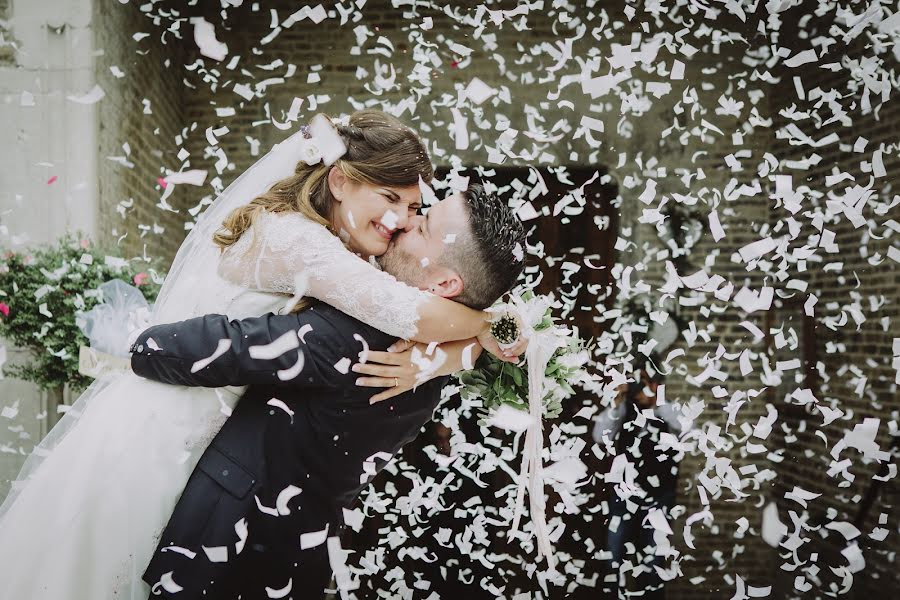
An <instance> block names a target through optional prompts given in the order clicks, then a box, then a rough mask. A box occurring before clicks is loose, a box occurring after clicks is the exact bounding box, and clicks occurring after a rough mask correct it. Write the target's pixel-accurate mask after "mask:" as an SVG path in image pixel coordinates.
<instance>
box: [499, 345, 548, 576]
mask: <svg viewBox="0 0 900 600" xmlns="http://www.w3.org/2000/svg"><path fill="white" fill-rule="evenodd" d="M559 344H560V339H559V337H557V336H555V335H553V333H552V330H548V331H535V332H533V333H532V334H531V336H530V337H529V340H528V349H527V350H526V351H525V360H526V363H527V366H528V409H529V414H530V416H531V424H530V425H529V427H528V431H527V432H526V433H525V445H524V447H523V456H522V467H521V470H520V471H519V488H518V491H517V493H516V506H515V512H514V517H513V524H512V529H511V530H510V532H509V537H510V538H512V537H513V535H515V533H516V532H517V531H518V528H519V518H520V517H521V516H522V511H523V508H524V500H525V488H526V480H527V488H528V498H529V512H530V513H531V520H532V522H533V523H534V533H535V536H536V538H537V552H538V559H540V558H543V557H546V559H547V565H548V566H549V567H550V570H551V571H555V570H556V558H555V557H554V555H553V546H552V545H551V543H550V532H549V529H548V527H547V516H546V497H545V496H544V476H543V468H544V464H543V459H542V457H541V454H542V452H543V449H544V433H543V412H544V411H543V398H544V373H545V372H546V370H547V363H548V362H549V361H550V357H551V356H553V353H554V352H555V351H556V349H557V348H558V347H559ZM526 474H527V478H526Z"/></svg>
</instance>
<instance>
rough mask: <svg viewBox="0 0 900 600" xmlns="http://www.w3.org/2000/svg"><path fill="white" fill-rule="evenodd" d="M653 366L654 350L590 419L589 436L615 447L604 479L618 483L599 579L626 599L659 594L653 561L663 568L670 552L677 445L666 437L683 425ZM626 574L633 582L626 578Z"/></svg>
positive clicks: (607, 589) (610, 591)
mask: <svg viewBox="0 0 900 600" xmlns="http://www.w3.org/2000/svg"><path fill="white" fill-rule="evenodd" d="M657 364H659V357H658V356H656V355H651V357H650V359H649V360H647V361H646V362H645V363H644V364H643V365H642V366H641V367H640V368H639V370H638V373H637V374H636V376H635V381H633V382H631V383H629V384H627V387H626V386H623V388H622V389H621V390H620V393H619V396H618V397H617V398H616V400H615V406H613V407H611V408H607V409H606V410H605V411H603V412H602V413H601V414H600V415H599V416H598V417H596V419H595V425H594V431H593V437H594V440H595V441H596V442H597V443H599V444H601V445H602V446H604V447H606V448H608V449H614V451H615V457H616V458H615V459H614V461H613V465H612V468H611V473H612V474H613V477H607V481H617V482H619V483H618V485H616V486H615V490H614V492H613V494H612V498H611V500H610V502H609V519H610V521H609V529H608V534H607V547H606V550H607V551H608V552H610V553H611V554H612V559H611V561H610V564H609V567H610V568H609V571H608V572H607V576H606V577H605V579H604V581H603V582H602V589H603V590H604V591H605V592H606V593H607V594H608V596H605V597H609V598H613V597H622V598H624V597H626V595H625V591H626V589H628V588H634V591H638V590H640V591H642V592H643V594H641V595H640V596H637V597H640V598H651V599H653V600H657V599H661V598H664V589H663V587H664V581H663V579H662V578H661V577H660V574H659V572H658V570H657V568H656V567H659V568H662V567H663V559H664V558H665V555H666V554H667V551H668V540H667V539H666V537H665V536H666V535H668V534H670V533H671V530H670V529H669V526H668V524H667V516H668V514H669V511H670V510H671V508H672V507H673V506H674V504H675V485H676V482H677V476H678V464H677V461H676V451H675V450H673V449H672V448H671V447H670V444H669V443H667V442H671V441H673V438H672V437H669V436H674V437H676V438H677V437H679V436H680V435H681V433H682V432H683V431H684V429H685V427H684V423H683V421H684V419H681V420H680V419H679V415H680V413H679V412H678V410H677V408H676V406H674V405H672V404H667V403H663V401H662V396H663V394H662V393H659V395H658V391H659V387H660V385H661V384H662V383H663V382H664V376H663V374H662V373H660V372H659V370H658V369H656V367H655V366H654V365H657ZM663 389H664V386H663ZM660 441H662V442H663V443H662V444H660ZM661 542H662V543H661ZM629 573H631V574H632V575H633V579H634V584H633V585H631V584H628V583H627V581H628V579H629V578H628V574H629ZM631 595H633V594H628V596H629V597H630V596H631Z"/></svg>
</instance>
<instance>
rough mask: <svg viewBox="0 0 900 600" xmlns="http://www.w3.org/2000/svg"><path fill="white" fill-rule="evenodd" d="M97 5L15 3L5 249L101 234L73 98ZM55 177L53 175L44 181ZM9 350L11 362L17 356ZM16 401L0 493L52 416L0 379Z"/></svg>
mask: <svg viewBox="0 0 900 600" xmlns="http://www.w3.org/2000/svg"><path fill="white" fill-rule="evenodd" d="M92 1H93V0H12V2H11V6H10V12H9V14H8V15H7V19H8V21H9V24H8V27H9V31H10V33H11V37H12V39H14V40H15V41H16V42H17V45H18V47H19V51H18V52H17V53H16V64H14V65H12V66H4V65H0V155H2V157H3V158H2V161H0V163H2V168H0V225H2V226H3V229H2V231H0V246H3V247H4V248H11V249H21V248H23V247H27V246H29V245H32V244H36V243H42V242H47V241H51V240H54V239H56V238H57V237H59V236H61V235H63V234H64V233H65V232H66V231H75V230H79V231H82V232H84V233H86V234H88V235H95V234H96V232H97V222H98V214H97V212H98V211H97V160H98V157H97V109H96V106H94V105H81V104H77V103H75V102H72V101H70V100H68V99H67V96H82V95H84V94H86V93H87V92H89V91H90V90H91V89H92V88H93V87H94V82H95V75H94V66H93V65H94V59H95V56H94V48H93V34H92V31H91V14H92V10H91V3H92ZM23 92H27V94H26V95H25V97H24V98H23ZM29 95H30V96H31V97H32V98H33V100H31V101H29V99H28V96H29ZM32 102H33V105H31V106H29V105H28V104H31V103H32ZM53 176H56V177H57V180H56V181H55V182H54V183H52V184H49V185H48V183H47V181H48V180H49V179H50V178H51V177H53ZM9 352H10V360H12V361H14V360H15V359H16V358H17V356H18V355H20V353H18V352H16V351H15V350H14V349H10V350H9ZM17 402H18V414H17V415H16V416H15V417H12V418H8V417H0V498H2V497H3V496H5V495H6V492H7V490H8V481H9V480H10V479H11V478H14V477H15V476H16V474H17V473H18V471H19V468H20V467H21V464H22V462H23V461H24V458H25V454H26V453H27V452H28V451H30V449H31V447H32V446H33V445H34V443H35V442H36V441H37V440H38V439H40V436H41V435H43V434H44V433H46V431H45V429H46V427H45V426H44V425H43V424H44V423H46V419H45V418H44V419H40V418H39V414H40V413H41V410H42V408H41V406H42V395H41V394H40V393H39V392H38V391H37V390H36V389H35V387H34V386H32V385H30V384H27V383H24V382H21V381H13V380H10V379H4V380H2V381H0V409H2V408H3V407H11V406H13V405H15V404H16V403H17ZM7 412H11V411H7Z"/></svg>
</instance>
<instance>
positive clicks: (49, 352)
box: [0, 235, 163, 391]
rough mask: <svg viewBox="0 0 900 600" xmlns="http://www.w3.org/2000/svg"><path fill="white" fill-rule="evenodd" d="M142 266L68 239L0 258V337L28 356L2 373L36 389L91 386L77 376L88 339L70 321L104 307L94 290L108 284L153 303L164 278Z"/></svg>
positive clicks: (87, 244) (141, 263)
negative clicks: (117, 282) (122, 284)
mask: <svg viewBox="0 0 900 600" xmlns="http://www.w3.org/2000/svg"><path fill="white" fill-rule="evenodd" d="M141 265H144V267H147V265H146V263H143V262H138V261H136V260H134V261H128V260H124V259H122V258H119V257H116V256H113V255H111V254H108V253H107V252H105V251H104V249H103V248H100V247H97V246H95V245H94V244H92V243H91V242H90V241H89V240H87V239H81V238H79V237H75V236H72V235H69V236H66V237H63V238H62V239H60V240H59V241H57V242H56V243H55V244H49V245H45V246H40V247H37V248H34V249H32V250H31V251H28V252H24V253H22V252H4V253H3V255H2V260H0V336H2V337H4V338H5V339H7V340H9V341H11V342H13V343H14V344H15V345H16V346H18V347H19V348H24V349H27V350H29V351H30V354H31V356H30V360H28V361H27V362H26V363H25V364H21V365H12V366H6V367H4V371H5V372H6V373H8V374H9V375H11V376H13V377H17V378H19V379H24V380H26V381H32V382H34V383H36V384H37V385H38V386H39V387H40V388H41V389H51V388H56V387H62V386H63V385H65V384H69V386H70V388H71V389H73V390H75V391H79V390H82V389H84V388H85V387H87V386H88V385H89V384H90V383H91V379H90V378H89V377H85V376H84V375H81V374H80V373H79V372H78V352H79V347H80V346H83V345H87V344H88V340H87V338H86V337H85V336H84V334H83V333H82V332H81V330H80V329H79V328H78V326H77V325H76V323H75V315H76V313H77V312H79V311H86V310H90V309H91V308H93V307H94V306H95V305H96V304H98V303H100V302H102V301H103V299H102V298H101V297H100V296H101V294H100V293H99V292H98V290H97V287H98V286H99V285H100V284H102V283H104V282H107V281H110V280H112V279H122V280H124V281H127V282H128V283H130V284H132V285H135V286H137V288H138V289H140V290H141V292H142V293H143V295H144V297H145V298H146V299H147V300H148V301H150V302H152V301H153V300H154V299H155V298H156V295H157V294H158V293H159V289H160V286H161V284H162V280H163V277H162V275H160V274H159V273H157V272H156V271H154V270H153V269H151V268H142V266H141Z"/></svg>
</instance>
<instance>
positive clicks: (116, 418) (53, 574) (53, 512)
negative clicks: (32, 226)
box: [0, 213, 429, 600]
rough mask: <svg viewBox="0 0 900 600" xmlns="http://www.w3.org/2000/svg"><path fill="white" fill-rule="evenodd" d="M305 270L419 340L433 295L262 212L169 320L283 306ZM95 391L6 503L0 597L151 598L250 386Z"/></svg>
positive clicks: (334, 300)
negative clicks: (155, 559)
mask: <svg viewBox="0 0 900 600" xmlns="http://www.w3.org/2000/svg"><path fill="white" fill-rule="evenodd" d="M298 272H302V273H304V274H305V275H306V277H305V281H306V285H307V288H306V290H305V295H307V296H310V297H315V298H317V299H320V300H323V301H325V302H328V303H329V304H332V305H334V306H335V307H337V308H339V309H341V310H342V311H344V312H346V313H348V314H350V315H352V316H354V317H356V318H358V319H360V320H362V321H364V322H366V323H368V324H370V325H372V326H374V327H377V328H378V329H381V330H382V331H385V332H387V333H390V334H392V335H396V336H397V337H403V338H411V337H413V336H414V335H415V333H416V323H417V320H418V307H419V305H420V303H421V302H423V301H424V300H426V299H427V298H428V297H429V295H428V294H426V293H425V292H422V291H420V290H417V289H415V288H411V287H409V286H406V285H405V284H402V283H400V282H398V281H397V280H396V279H394V278H393V277H391V276H390V275H388V274H386V273H383V272H381V271H379V270H377V269H376V268H375V267H373V266H372V265H370V264H369V263H367V262H366V261H364V260H362V259H361V258H359V257H357V256H355V255H353V254H352V253H350V252H349V251H348V250H347V249H346V248H345V247H344V246H343V244H341V242H340V241H339V240H338V239H337V238H336V237H334V236H333V235H332V234H331V233H329V232H328V230H327V229H325V228H324V227H322V226H321V225H318V224H316V223H313V222H311V221H309V220H307V219H305V218H304V217H302V216H300V215H299V214H296V213H280V214H278V215H273V214H270V213H262V214H261V215H260V218H258V219H257V221H256V223H255V224H254V226H253V228H252V230H251V231H248V232H246V233H245V235H243V236H242V238H241V239H240V240H239V241H238V243H237V244H235V245H234V246H232V247H231V248H229V249H228V250H227V251H226V252H225V254H224V255H223V257H222V259H221V262H220V266H219V274H220V275H214V276H212V277H209V276H206V279H205V281H206V282H207V284H206V285H204V286H203V287H202V288H200V289H196V290H195V292H194V295H193V298H192V302H191V304H190V305H186V306H183V307H179V310H178V311H177V312H179V313H181V312H183V314H179V315H178V317H177V318H176V319H174V320H179V319H187V318H190V317H194V316H199V315H203V314H209V313H220V314H221V313H224V314H227V315H228V316H230V317H232V318H241V317H247V316H258V315H262V314H265V313H267V312H278V311H279V310H281V309H282V308H283V307H284V305H285V303H286V300H288V297H287V296H285V294H290V293H293V292H294V289H293V287H294V281H295V274H296V273H298ZM226 278H227V279H226ZM209 282H212V283H211V284H210V283H209ZM299 291H302V290H299ZM171 314H172V313H170V315H171ZM351 358H352V357H351ZM94 388H95V391H94V393H93V394H92V395H91V397H90V399H89V400H88V401H86V402H81V401H79V402H78V403H76V405H75V406H74V407H73V409H72V411H74V412H77V413H80V414H79V415H75V414H72V415H67V416H66V418H77V421H76V422H74V424H73V425H72V426H71V429H70V430H68V432H67V433H66V434H65V436H64V437H62V439H61V440H60V441H59V443H58V444H57V445H56V446H55V447H54V448H53V449H52V451H50V453H49V455H47V456H46V457H44V458H43V460H42V462H41V463H40V464H39V466H38V467H37V468H36V469H35V470H34V471H33V473H31V475H30V478H29V479H28V480H27V481H20V482H17V486H16V489H17V491H16V493H15V494H14V495H11V496H10V498H9V499H8V500H7V502H6V503H5V504H4V506H3V511H2V513H0V571H2V575H0V600H37V599H42V600H44V599H45V600H113V599H116V600H146V598H147V596H148V594H149V592H150V589H149V587H148V586H146V585H145V584H144V583H143V582H142V581H141V575H142V573H143V571H144V568H145V567H146V565H147V563H148V562H149V560H150V558H151V556H152V554H153V552H154V550H155V548H156V544H157V541H158V538H159V535H160V534H161V532H162V530H163V528H164V527H165V525H166V523H167V522H168V519H169V516H170V515H171V512H172V510H173V508H174V506H175V503H176V501H177V500H178V497H179V496H180V494H181V491H182V489H183V488H184V486H185V484H186V483H187V480H188V477H189V476H190V474H191V472H192V471H193V469H194V466H195V464H196V463H197V460H198V459H199V458H200V455H201V454H202V453H203V451H204V449H205V448H206V446H207V445H208V444H209V442H210V441H211V440H212V438H213V437H214V436H215V435H216V433H217V432H218V430H219V428H220V427H221V426H222V424H223V423H224V422H225V420H226V419H227V415H228V414H230V409H231V408H232V407H233V406H234V405H235V403H236V402H237V399H238V398H239V396H240V394H241V392H242V390H243V388H222V389H204V388H183V387H176V386H167V385H163V384H159V383H155V382H151V381H147V380H144V379H141V378H139V377H137V376H135V375H133V374H131V373H127V374H120V375H113V376H110V377H107V378H106V379H104V380H102V381H98V382H96V383H95V384H94Z"/></svg>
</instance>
